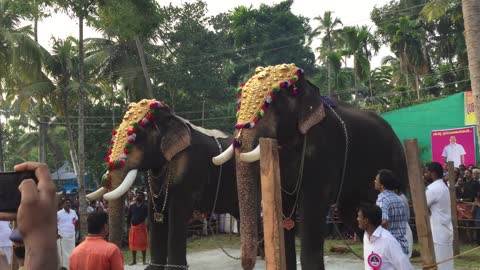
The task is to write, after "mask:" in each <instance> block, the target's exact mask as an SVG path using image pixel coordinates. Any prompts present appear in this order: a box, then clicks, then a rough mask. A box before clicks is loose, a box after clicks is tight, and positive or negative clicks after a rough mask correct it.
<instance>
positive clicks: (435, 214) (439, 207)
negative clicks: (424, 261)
mask: <svg viewBox="0 0 480 270" xmlns="http://www.w3.org/2000/svg"><path fill="white" fill-rule="evenodd" d="M427 176H428V177H429V178H430V179H431V180H433V182H432V183H431V184H430V185H429V186H428V187H427V191H426V197H427V206H428V208H429V210H430V227H431V228H432V238H433V246H434V249H435V258H436V261H437V263H438V262H440V261H443V260H446V259H449V258H451V257H453V225H452V215H451V214H452V210H451V208H450V192H449V190H448V187H447V185H446V184H445V182H443V179H442V176H443V169H442V165H441V164H440V163H438V162H432V163H429V164H427ZM438 270H453V260H450V261H447V262H444V263H441V264H439V265H438Z"/></svg>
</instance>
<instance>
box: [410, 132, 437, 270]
mask: <svg viewBox="0 0 480 270" xmlns="http://www.w3.org/2000/svg"><path fill="white" fill-rule="evenodd" d="M403 143H404V145H405V155H406V158H407V167H408V180H409V182H410V192H411V194H412V202H413V209H414V210H415V223H416V228H417V235H418V242H419V244H420V256H421V259H422V266H423V268H422V269H423V270H437V266H436V265H435V264H436V261H435V250H434V247H433V240H432V230H431V227H430V213H429V210H428V207H427V198H426V195H425V185H424V182H423V170H422V167H421V166H420V155H419V153H418V143H417V139H408V140H404V142H403Z"/></svg>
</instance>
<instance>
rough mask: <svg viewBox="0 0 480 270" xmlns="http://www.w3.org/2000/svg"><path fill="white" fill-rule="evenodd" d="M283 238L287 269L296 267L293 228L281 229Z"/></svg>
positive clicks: (292, 269) (290, 269)
mask: <svg viewBox="0 0 480 270" xmlns="http://www.w3.org/2000/svg"><path fill="white" fill-rule="evenodd" d="M283 236H284V239H285V259H286V262H287V270H296V269H297V254H296V251H295V230H294V229H292V230H283Z"/></svg>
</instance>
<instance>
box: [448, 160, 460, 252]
mask: <svg viewBox="0 0 480 270" xmlns="http://www.w3.org/2000/svg"><path fill="white" fill-rule="evenodd" d="M447 168H448V182H449V185H450V187H449V190H450V204H451V209H452V225H453V255H458V254H460V246H459V245H458V219H457V195H456V194H455V169H454V167H453V161H449V162H447Z"/></svg>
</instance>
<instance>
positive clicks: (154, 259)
mask: <svg viewBox="0 0 480 270" xmlns="http://www.w3.org/2000/svg"><path fill="white" fill-rule="evenodd" d="M150 197H151V196H150ZM162 200H163V199H162ZM153 214H154V211H153V207H152V202H150V204H149V217H150V222H149V223H150V224H149V225H150V231H149V234H150V235H149V236H150V237H149V238H150V239H149V241H150V257H151V259H150V260H151V264H150V265H149V266H148V267H147V268H145V269H148V270H164V267H163V265H165V264H167V250H168V223H167V222H164V223H159V222H155V221H154V220H153V216H154V215H153ZM160 265H162V266H160Z"/></svg>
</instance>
